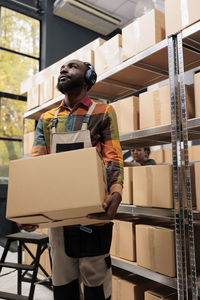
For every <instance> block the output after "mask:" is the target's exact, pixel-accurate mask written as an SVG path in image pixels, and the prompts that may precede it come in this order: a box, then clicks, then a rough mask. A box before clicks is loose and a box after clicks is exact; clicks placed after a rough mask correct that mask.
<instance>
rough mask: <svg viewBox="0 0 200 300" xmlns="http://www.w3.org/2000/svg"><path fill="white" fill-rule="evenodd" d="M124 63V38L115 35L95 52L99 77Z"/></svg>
mask: <svg viewBox="0 0 200 300" xmlns="http://www.w3.org/2000/svg"><path fill="white" fill-rule="evenodd" d="M121 62H122V36H121V34H117V35H115V36H114V37H113V38H111V39H109V40H108V41H106V42H105V43H104V44H103V45H101V46H100V47H98V48H96V49H95V51H94V65H95V71H96V73H97V75H100V74H102V73H105V72H106V71H108V70H110V69H111V68H113V67H115V66H117V65H119V64H121Z"/></svg>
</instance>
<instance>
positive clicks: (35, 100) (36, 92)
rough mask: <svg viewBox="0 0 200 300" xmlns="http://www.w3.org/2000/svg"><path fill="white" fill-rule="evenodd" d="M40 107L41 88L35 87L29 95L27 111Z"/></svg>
mask: <svg viewBox="0 0 200 300" xmlns="http://www.w3.org/2000/svg"><path fill="white" fill-rule="evenodd" d="M39 105H40V86H39V85H36V86H33V87H32V88H31V89H30V90H29V91H28V93H27V110H31V109H32V108H35V107H37V106H39Z"/></svg>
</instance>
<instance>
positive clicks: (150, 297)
mask: <svg viewBox="0 0 200 300" xmlns="http://www.w3.org/2000/svg"><path fill="white" fill-rule="evenodd" d="M144 295H145V297H144V299H145V300H160V299H162V300H164V299H165V300H178V295H177V291H176V290H174V289H171V288H170V287H166V286H160V287H158V288H155V289H151V290H149V291H146V292H145V293H144Z"/></svg>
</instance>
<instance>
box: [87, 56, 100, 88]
mask: <svg viewBox="0 0 200 300" xmlns="http://www.w3.org/2000/svg"><path fill="white" fill-rule="evenodd" d="M84 64H85V65H86V66H87V67H88V70H87V71H86V73H85V81H86V83H87V84H88V85H89V87H88V90H89V89H90V88H91V87H92V86H93V85H94V84H95V82H96V80H97V74H96V72H95V69H94V67H93V65H92V64H91V63H89V62H84Z"/></svg>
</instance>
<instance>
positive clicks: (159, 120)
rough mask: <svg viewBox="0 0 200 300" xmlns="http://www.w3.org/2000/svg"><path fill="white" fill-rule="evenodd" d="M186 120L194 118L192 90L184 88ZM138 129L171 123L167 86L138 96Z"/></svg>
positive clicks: (188, 87) (191, 88) (187, 86)
mask: <svg viewBox="0 0 200 300" xmlns="http://www.w3.org/2000/svg"><path fill="white" fill-rule="evenodd" d="M185 94H186V106H187V118H188V119H191V118H194V116H195V108H194V89H193V87H192V86H189V85H186V86H185ZM139 112H140V129H146V128H151V127H155V126H161V125H167V124H170V123H171V108H170V89H169V85H166V86H163V87H161V88H159V89H157V90H152V91H147V92H144V93H141V94H140V96H139Z"/></svg>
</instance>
